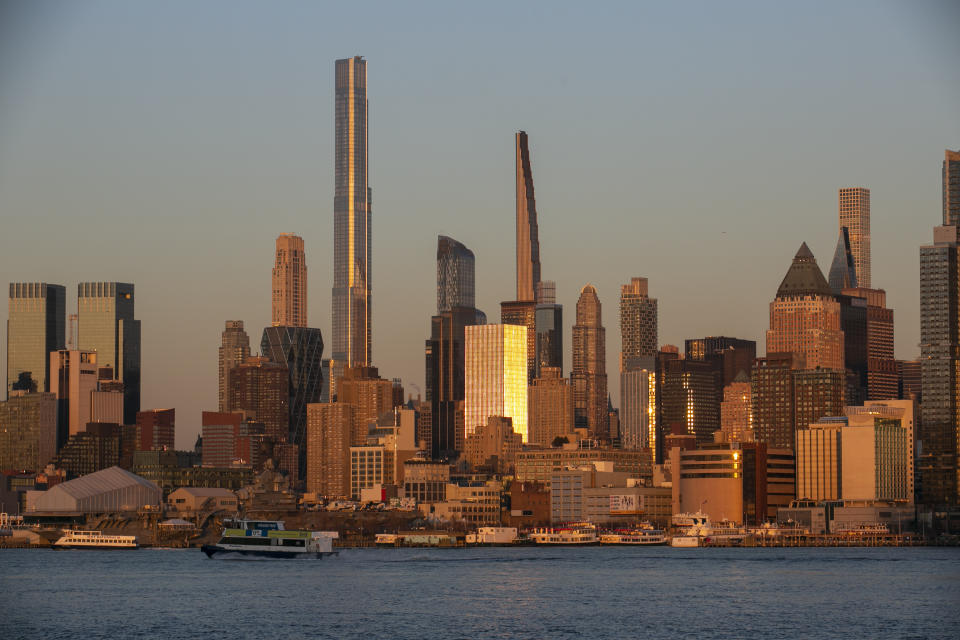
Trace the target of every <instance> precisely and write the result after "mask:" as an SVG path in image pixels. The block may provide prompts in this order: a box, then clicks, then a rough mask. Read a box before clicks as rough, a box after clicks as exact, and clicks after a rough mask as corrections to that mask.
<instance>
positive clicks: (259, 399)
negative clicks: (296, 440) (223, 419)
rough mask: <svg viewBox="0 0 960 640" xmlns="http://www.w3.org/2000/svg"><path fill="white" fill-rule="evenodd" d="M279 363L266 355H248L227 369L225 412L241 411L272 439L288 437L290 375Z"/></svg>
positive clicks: (278, 439)
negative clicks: (262, 427)
mask: <svg viewBox="0 0 960 640" xmlns="http://www.w3.org/2000/svg"><path fill="white" fill-rule="evenodd" d="M289 375H290V374H289V371H287V368H286V367H285V366H283V365H282V364H278V363H276V362H272V361H271V360H270V359H269V358H266V357H263V356H260V357H256V356H255V357H249V358H247V359H246V360H244V361H243V362H241V363H240V364H239V365H237V366H236V367H234V368H233V369H231V370H230V373H229V377H228V385H227V407H226V411H227V412H234V411H242V412H244V414H245V415H246V417H247V418H248V419H249V420H253V421H254V422H260V423H263V425H264V428H265V434H266V435H267V436H269V437H270V438H272V439H273V440H274V442H278V443H279V442H287V441H288V440H289V438H290V387H289V385H290V377H289Z"/></svg>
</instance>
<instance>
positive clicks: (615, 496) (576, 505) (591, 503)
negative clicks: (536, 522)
mask: <svg viewBox="0 0 960 640" xmlns="http://www.w3.org/2000/svg"><path fill="white" fill-rule="evenodd" d="M610 466H611V465H610V464H609V463H603V462H596V463H592V464H586V465H582V466H579V467H577V468H572V469H564V470H562V471H557V472H555V473H554V474H553V477H552V479H551V481H550V510H551V515H550V519H551V520H552V521H553V522H557V523H561V522H592V523H594V524H600V525H603V524H607V525H609V524H613V523H623V524H626V523H634V522H636V521H638V520H641V519H642V520H643V521H644V522H649V523H651V524H652V525H654V526H656V527H661V528H664V529H665V528H667V527H668V526H669V524H670V516H671V507H672V501H671V492H670V488H669V487H666V488H661V487H645V486H643V485H642V484H639V483H638V482H637V478H633V477H630V474H629V473H623V472H618V471H610V470H608V469H609V468H610Z"/></svg>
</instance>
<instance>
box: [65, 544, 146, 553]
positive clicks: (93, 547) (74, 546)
mask: <svg viewBox="0 0 960 640" xmlns="http://www.w3.org/2000/svg"><path fill="white" fill-rule="evenodd" d="M50 548H51V549H73V550H77V549H89V550H91V551H136V550H137V549H139V548H140V546H139V545H132V546H129V547H126V546H116V547H114V546H109V545H94V544H56V543H54V544H52V545H50Z"/></svg>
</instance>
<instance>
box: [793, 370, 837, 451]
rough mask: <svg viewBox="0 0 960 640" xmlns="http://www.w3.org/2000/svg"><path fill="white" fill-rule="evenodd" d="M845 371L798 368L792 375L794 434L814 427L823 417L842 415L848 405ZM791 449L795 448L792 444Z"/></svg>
mask: <svg viewBox="0 0 960 640" xmlns="http://www.w3.org/2000/svg"><path fill="white" fill-rule="evenodd" d="M845 389H846V376H845V375H844V372H843V371H836V370H830V369H798V370H796V371H794V372H793V414H794V417H793V423H794V431H796V430H797V429H802V428H803V427H804V426H805V425H808V424H813V423H814V422H816V421H817V420H819V419H820V418H823V417H824V416H839V415H843V407H844V405H845V404H846V402H845V394H844V391H845ZM785 446H789V448H793V446H794V445H793V444H792V442H791V444H790V445H785Z"/></svg>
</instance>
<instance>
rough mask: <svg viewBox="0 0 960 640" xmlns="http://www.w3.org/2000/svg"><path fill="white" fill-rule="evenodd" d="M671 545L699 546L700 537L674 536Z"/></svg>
mask: <svg viewBox="0 0 960 640" xmlns="http://www.w3.org/2000/svg"><path fill="white" fill-rule="evenodd" d="M670 546H671V547H684V548H689V547H699V546H700V538H698V537H694V536H674V537H673V538H672V539H671V540H670Z"/></svg>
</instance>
